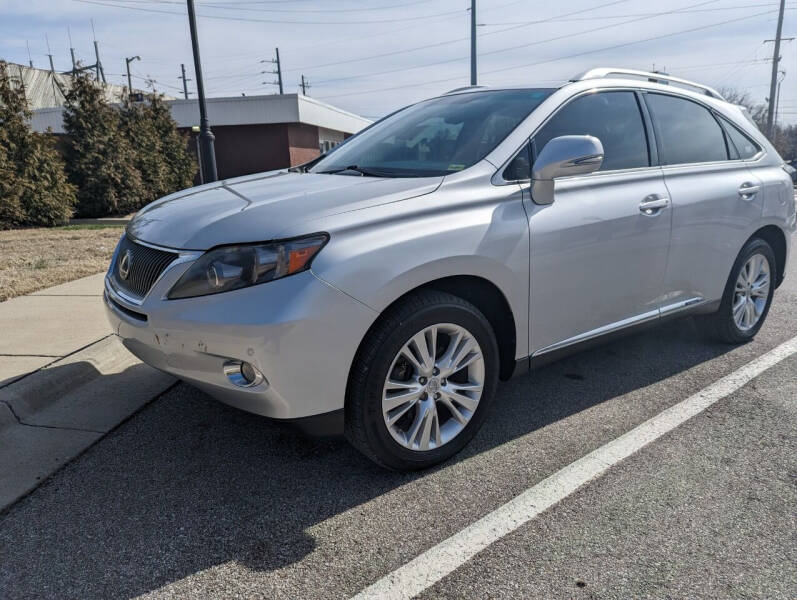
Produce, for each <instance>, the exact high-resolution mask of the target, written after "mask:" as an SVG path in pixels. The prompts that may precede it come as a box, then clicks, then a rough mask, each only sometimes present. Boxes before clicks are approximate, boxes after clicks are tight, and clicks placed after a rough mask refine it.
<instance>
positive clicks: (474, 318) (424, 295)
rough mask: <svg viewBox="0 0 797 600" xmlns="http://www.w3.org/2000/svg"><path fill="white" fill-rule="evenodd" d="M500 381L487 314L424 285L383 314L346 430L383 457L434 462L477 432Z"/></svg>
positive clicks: (355, 382) (389, 461)
mask: <svg viewBox="0 0 797 600" xmlns="http://www.w3.org/2000/svg"><path fill="white" fill-rule="evenodd" d="M497 381H498V347H497V343H496V340H495V335H494V334H493V331H492V329H491V327H490V324H489V322H488V321H487V319H486V318H485V317H484V315H483V314H482V313H481V312H479V310H478V309H477V308H476V307H475V306H473V305H472V304H470V303H468V302H466V301H464V300H462V299H461V298H459V297H457V296H453V295H451V294H447V293H443V292H437V291H433V290H426V291H422V292H419V293H418V294H415V295H413V296H412V297H410V298H408V299H407V300H405V301H403V302H401V303H400V304H398V305H397V306H395V307H393V308H391V309H390V310H389V311H388V312H387V313H386V314H385V315H383V317H382V318H381V319H380V321H379V322H378V323H377V324H376V325H375V326H374V328H373V329H372V330H371V331H370V332H369V334H368V337H367V338H366V339H365V340H364V342H363V345H362V347H361V348H360V351H359V352H358V353H357V356H356V357H355V364H354V366H353V367H352V374H351V379H350V382H349V393H348V398H347V401H346V435H347V437H348V438H349V440H350V441H351V442H352V444H353V445H354V446H356V447H357V448H358V449H359V450H360V451H362V452H363V453H364V454H365V455H366V456H368V457H369V458H370V459H371V460H373V461H375V462H377V463H378V464H380V465H383V466H386V467H389V468H392V469H397V470H411V469H421V468H425V467H428V466H431V465H433V464H435V463H438V462H440V461H443V460H445V459H447V458H449V457H450V456H452V455H454V454H455V453H456V452H458V451H459V450H460V449H462V447H463V446H465V444H467V443H468V441H470V439H471V438H472V437H473V436H474V435H475V433H476V431H478V429H479V427H480V426H481V424H482V422H483V421H484V417H485V415H486V412H487V407H488V404H489V402H490V401H491V400H492V397H493V395H494V394H495V388H496V385H497Z"/></svg>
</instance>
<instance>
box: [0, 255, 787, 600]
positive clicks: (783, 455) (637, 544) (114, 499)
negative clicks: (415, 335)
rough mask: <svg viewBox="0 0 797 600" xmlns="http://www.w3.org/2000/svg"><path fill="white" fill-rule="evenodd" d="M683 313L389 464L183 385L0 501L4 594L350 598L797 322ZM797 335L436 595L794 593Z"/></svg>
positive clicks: (505, 391) (775, 311)
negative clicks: (445, 448) (743, 336)
mask: <svg viewBox="0 0 797 600" xmlns="http://www.w3.org/2000/svg"><path fill="white" fill-rule="evenodd" d="M795 263H797V261H796V260H793V261H792V263H791V265H790V269H789V271H790V273H789V275H788V278H787V281H786V283H784V285H783V286H782V287H781V288H780V289H779V290H778V292H777V293H776V295H775V299H774V303H773V307H772V310H771V312H770V315H769V319H768V321H767V323H766V324H765V326H764V328H763V329H762V331H761V333H760V334H759V336H758V337H757V339H756V340H755V341H754V342H753V343H750V344H748V345H745V346H741V347H729V346H723V345H718V344H713V343H710V342H707V341H706V340H705V339H703V338H702V337H701V335H700V334H699V332H698V331H697V329H696V327H695V325H694V323H693V322H692V321H691V320H689V319H686V320H681V321H676V322H670V323H668V324H665V325H664V326H662V327H660V328H657V329H654V330H651V331H649V332H646V333H643V334H639V335H636V336H633V337H629V338H625V339H623V340H620V341H617V342H614V343H612V344H609V345H606V346H602V347H599V348H595V349H593V350H590V351H587V352H584V353H582V354H578V355H574V356H572V357H569V358H567V359H564V360H562V361H560V362H558V363H555V364H552V365H549V366H547V367H545V368H544V369H542V370H540V371H537V372H535V373H533V374H532V375H531V376H528V377H522V378H518V379H515V380H513V381H511V382H508V383H505V384H503V385H502V386H501V387H500V388H499V397H498V399H497V402H496V403H495V404H494V406H493V410H492V413H491V415H490V417H489V419H488V421H487V423H486V424H485V426H484V428H483V429H482V431H481V432H480V434H479V435H478V436H477V437H476V439H475V440H474V441H473V442H472V443H471V444H470V445H469V446H468V447H467V448H466V449H465V450H464V451H463V452H462V453H461V454H460V455H459V456H458V457H457V458H456V460H455V461H453V462H449V463H447V464H444V465H441V466H440V467H438V468H436V469H433V470H431V471H428V472H424V473H417V474H409V475H408V474H396V473H390V472H386V471H383V470H381V469H379V468H378V467H376V466H375V465H373V464H371V463H370V462H368V461H367V460H366V459H364V458H362V457H361V456H360V455H359V454H358V453H357V452H356V451H355V450H353V449H352V448H350V447H349V446H348V445H347V444H346V443H345V442H343V441H318V440H313V439H308V438H304V437H301V436H300V435H298V434H296V433H294V432H292V431H291V430H288V429H285V428H283V427H280V426H277V425H274V424H272V423H270V422H268V421H265V420H263V419H261V418H259V417H256V416H253V415H249V414H246V413H243V412H239V411H236V410H234V409H231V408H228V407H226V406H224V405H222V404H219V403H216V402H215V401H213V400H211V399H210V398H208V397H207V396H205V395H203V394H202V393H200V392H199V391H197V390H195V389H194V388H192V387H190V386H188V385H185V384H179V385H177V386H175V387H173V388H172V389H171V390H170V391H168V392H167V393H166V394H164V395H163V396H161V397H160V398H158V399H157V400H155V401H154V402H152V403H151V404H149V405H148V406H147V407H146V408H145V409H143V410H142V411H141V412H139V413H138V414H136V415H135V416H134V417H132V418H131V419H130V420H128V421H127V422H125V423H124V424H123V425H122V426H120V427H119V428H117V429H116V430H115V431H113V432H112V433H111V434H110V435H108V436H107V437H106V438H104V439H103V440H102V441H100V442H99V443H98V444H96V445H95V446H93V447H92V448H90V449H89V450H88V451H87V452H86V453H85V454H83V455H82V456H81V457H79V458H78V459H77V460H75V461H74V462H72V463H71V464H69V465H68V466H67V467H66V468H64V469H63V470H62V471H60V472H58V473H57V474H56V475H55V476H53V477H52V478H51V479H50V480H49V481H48V482H46V483H45V484H44V485H43V486H42V487H40V488H39V489H37V490H36V491H34V492H33V493H32V494H30V495H29V496H28V497H26V498H24V499H23V500H21V501H20V502H18V503H17V504H16V505H14V506H13V507H11V508H10V509H9V510H7V511H6V512H5V513H4V514H2V515H0V590H2V591H0V596H2V597H4V598H41V597H49V598H81V599H89V598H129V597H136V596H145V597H151V598H211V597H213V598H255V597H262V598H345V597H350V596H352V595H355V594H357V593H359V592H361V591H362V590H364V589H366V588H367V587H368V586H369V585H371V584H373V583H374V582H376V581H378V580H381V579H382V578H384V577H385V576H386V575H388V574H390V573H391V572H393V571H394V570H396V569H398V568H400V567H402V566H403V565H405V564H406V563H408V562H409V561H411V560H413V559H415V558H416V557H417V556H419V555H420V554H422V553H424V552H425V551H427V550H428V549H430V548H432V547H434V546H435V545H436V544H438V543H440V542H442V541H443V540H446V539H447V538H449V536H452V535H454V534H456V533H458V532H460V531H461V530H463V529H464V528H466V527H468V526H470V525H472V524H473V523H474V522H476V521H478V520H479V519H480V518H482V517H483V516H484V515H487V514H488V513H491V512H492V511H494V510H496V509H497V508H498V507H500V506H502V505H503V504H504V503H506V502H508V501H510V500H512V499H513V498H514V497H516V496H517V495H518V494H521V493H522V492H524V490H526V489H527V488H529V487H531V486H535V485H536V484H537V483H539V482H540V481H542V480H544V479H545V478H546V477H548V476H550V475H551V474H553V473H556V472H557V471H559V470H560V469H562V468H563V467H566V466H568V465H570V464H571V463H573V462H574V461H576V460H578V459H580V458H581V457H583V456H585V455H587V454H589V453H590V452H592V451H593V450H595V449H597V448H599V447H601V446H603V445H604V444H606V443H608V442H611V441H612V440H614V439H616V438H617V437H618V436H621V435H623V434H624V433H626V432H628V431H629V430H631V429H633V428H635V427H636V426H638V425H639V424H640V423H643V422H644V421H646V420H647V419H650V418H651V417H654V416H655V415H657V414H659V413H661V412H662V411H663V410H665V409H667V408H668V407H670V406H673V405H675V404H677V403H679V402H681V401H682V400H684V399H685V398H688V397H690V396H692V395H694V394H696V393H697V392H700V391H701V390H703V389H704V388H706V387H707V386H710V385H711V384H713V383H714V382H716V381H717V380H718V379H720V378H722V377H723V376H725V375H728V374H730V373H733V372H735V371H736V370H737V369H739V368H740V367H742V366H743V365H745V364H747V363H749V362H750V361H751V360H754V359H756V358H757V357H759V356H761V355H763V354H765V353H767V352H768V351H770V350H771V349H773V348H775V347H776V346H778V345H779V344H781V343H783V342H786V341H788V340H790V339H791V338H793V337H795V336H797V266H795ZM795 564H797V354H795V355H792V356H790V357H789V358H786V359H784V360H782V361H781V362H779V363H777V364H776V365H774V366H773V367H771V368H770V369H768V370H766V371H764V372H763V373H762V374H760V375H759V376H757V377H755V378H754V379H752V380H751V381H750V382H749V383H747V384H745V385H744V386H742V387H741V388H739V389H738V390H735V391H734V392H733V393H731V394H730V395H728V396H727V397H725V398H723V399H722V400H720V401H718V402H717V403H716V404H714V405H713V406H711V407H710V408H708V409H707V410H705V411H704V412H701V413H700V414H698V415H697V416H695V417H694V418H692V419H690V420H689V421H687V422H686V423H684V424H683V425H682V426H680V427H678V428H676V429H674V430H673V431H671V432H669V433H667V434H665V435H664V436H663V437H661V438H660V439H658V440H656V441H654V442H653V443H651V444H650V445H648V446H646V447H644V448H642V449H641V450H640V451H639V452H637V453H635V454H633V455H632V456H630V457H629V458H627V459H626V460H624V461H622V462H620V463H618V464H616V465H614V466H612V467H610V468H609V469H608V470H607V471H606V472H605V474H603V475H602V476H601V477H599V478H597V479H595V480H593V481H591V482H589V483H588V484H586V485H584V486H583V487H581V488H580V489H578V490H577V491H576V492H575V493H574V494H572V495H569V496H567V497H566V498H564V499H563V500H562V501H561V502H558V503H557V504H555V505H554V506H553V507H551V508H550V509H549V510H547V511H545V512H543V513H542V514H540V515H539V516H537V517H536V518H534V519H532V520H530V521H528V522H527V523H525V524H523V525H521V526H520V527H518V528H516V529H515V530H514V531H512V532H511V533H509V534H508V535H506V536H504V537H502V538H501V539H499V540H498V541H497V542H495V543H493V544H491V545H489V546H488V547H487V548H485V549H484V550H483V551H481V552H479V553H478V554H476V555H475V556H474V557H473V558H471V559H470V560H468V561H467V562H465V563H464V564H462V565H461V566H460V567H459V568H457V569H455V570H454V571H453V572H450V573H449V574H447V575H446V576H444V577H442V578H441V579H440V580H439V581H437V582H436V583H434V584H433V585H431V586H430V587H428V588H426V589H425V590H424V591H423V592H422V593H421V595H422V596H423V597H428V598H489V597H493V598H494V597H522V598H629V597H683V598H686V597H688V598H717V597H744V598H748V597H761V598H795V597H797V568H795Z"/></svg>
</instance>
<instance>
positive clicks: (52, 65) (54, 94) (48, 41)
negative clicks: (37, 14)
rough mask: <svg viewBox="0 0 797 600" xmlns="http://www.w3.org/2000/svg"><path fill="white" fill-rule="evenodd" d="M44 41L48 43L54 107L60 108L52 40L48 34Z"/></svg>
mask: <svg viewBox="0 0 797 600" xmlns="http://www.w3.org/2000/svg"><path fill="white" fill-rule="evenodd" d="M44 41H45V42H47V58H49V59H50V78H51V79H52V83H53V106H58V95H57V94H56V93H55V86H56V83H55V64H54V63H53V54H52V52H51V51H50V38H48V37H47V34H46V33H45V34H44Z"/></svg>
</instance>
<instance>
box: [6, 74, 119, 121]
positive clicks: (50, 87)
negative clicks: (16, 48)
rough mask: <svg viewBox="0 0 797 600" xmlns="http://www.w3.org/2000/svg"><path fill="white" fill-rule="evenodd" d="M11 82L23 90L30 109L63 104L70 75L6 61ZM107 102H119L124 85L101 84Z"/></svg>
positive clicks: (70, 83)
mask: <svg viewBox="0 0 797 600" xmlns="http://www.w3.org/2000/svg"><path fill="white" fill-rule="evenodd" d="M6 68H7V69H8V75H9V77H11V81H12V84H16V85H17V86H20V87H21V88H22V89H24V90H25V99H26V100H27V101H28V107H29V108H30V109H31V110H38V109H41V108H48V107H54V106H63V105H64V96H65V94H66V93H67V92H68V91H69V89H70V88H71V87H72V76H71V75H69V74H68V73H57V72H53V71H47V70H45V69H37V68H35V67H28V66H25V65H19V64H16V63H6ZM102 89H103V91H104V93H105V99H106V100H107V101H108V102H121V100H122V97H123V95H124V93H125V90H126V87H125V86H121V85H114V84H112V83H106V84H103V86H102Z"/></svg>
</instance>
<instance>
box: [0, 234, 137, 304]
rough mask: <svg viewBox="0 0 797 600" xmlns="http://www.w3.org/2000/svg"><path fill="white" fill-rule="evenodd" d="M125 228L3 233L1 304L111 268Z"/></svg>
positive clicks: (0, 252) (0, 250)
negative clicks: (109, 264) (117, 244)
mask: <svg viewBox="0 0 797 600" xmlns="http://www.w3.org/2000/svg"><path fill="white" fill-rule="evenodd" d="M123 230H124V228H123V227H91V226H74V227H56V228H53V229H17V230H13V231H0V302H2V301H3V300H8V299H9V298H13V297H14V296H21V295H22V294H29V293H31V292H35V291H36V290H40V289H42V288H46V287H50V286H52V285H57V284H59V283H64V282H67V281H72V280H74V279H79V278H81V277H85V276H87V275H93V274H94V273H100V272H102V271H104V270H105V269H107V268H108V262H109V261H110V259H111V255H112V254H113V250H114V248H115V247H116V242H118V241H119V236H121V235H122V231H123Z"/></svg>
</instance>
